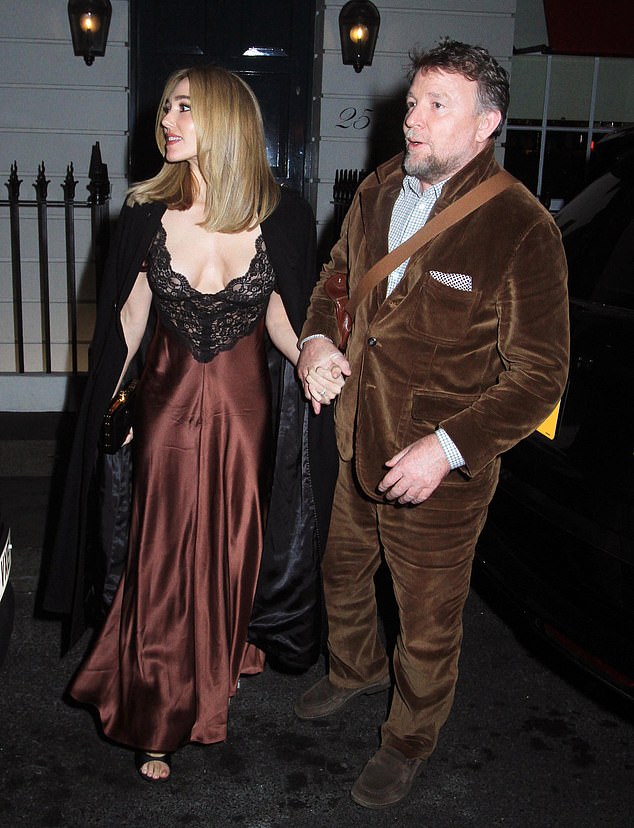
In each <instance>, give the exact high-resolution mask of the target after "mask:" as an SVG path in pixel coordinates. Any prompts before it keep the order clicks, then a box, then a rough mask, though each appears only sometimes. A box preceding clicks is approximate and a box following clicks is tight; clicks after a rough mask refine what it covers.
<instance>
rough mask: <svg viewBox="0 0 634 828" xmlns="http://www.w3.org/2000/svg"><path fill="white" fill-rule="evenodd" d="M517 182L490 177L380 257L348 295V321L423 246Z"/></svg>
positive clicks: (505, 177)
mask: <svg viewBox="0 0 634 828" xmlns="http://www.w3.org/2000/svg"><path fill="white" fill-rule="evenodd" d="M516 181H517V179H516V178H513V176H512V175H511V174H510V173H508V172H506V170H500V172H498V173H496V174H495V175H493V176H491V178H487V180H486V181H483V182H481V183H480V184H478V185H477V187H474V188H473V190H469V192H468V193H465V195H463V196H461V197H460V198H459V199H457V201H454V202H453V204H450V205H449V206H448V207H445V209H444V210H442V211H441V212H440V213H438V215H436V216H434V218H433V219H430V220H429V221H428V222H427V224H424V225H423V226H422V227H421V228H420V230H418V231H417V232H416V233H414V235H413V236H410V238H409V239H407V240H406V241H404V242H403V244H400V245H399V246H398V247H395V248H394V250H392V251H391V252H390V253H388V254H387V256H383V258H382V259H379V261H378V262H376V264H374V265H373V266H372V267H371V268H370V269H369V270H368V272H367V273H366V274H364V276H363V277H362V278H361V279H360V280H359V282H358V283H357V285H356V287H355V289H354V290H353V291H352V294H351V295H350V299H349V300H348V303H347V305H346V311H347V313H348V314H349V315H350V317H351V318H354V314H355V312H356V310H357V308H358V307H359V304H360V302H361V301H362V299H363V298H364V297H365V296H367V294H368V293H369V292H370V291H371V290H372V288H373V287H374V286H375V285H378V283H379V282H380V281H381V280H383V279H385V277H386V276H388V275H389V274H390V273H391V272H392V271H393V270H395V269H396V268H397V267H398V266H399V265H400V264H401V263H402V262H404V261H405V259H409V257H410V256H411V255H412V254H413V253H415V252H416V251H417V250H419V249H420V248H421V247H422V246H423V245H424V244H427V242H429V241H431V240H432V239H433V238H435V237H436V236H437V235H438V234H439V233H442V232H443V230H447V228H448V227H451V225H452V224H455V223H456V222H457V221H460V219H463V218H464V217H465V216H468V215H469V213H472V212H473V211H474V210H477V209H478V207H481V206H482V205H483V204H484V203H485V202H486V201H489V199H491V198H493V197H494V196H496V195H497V194H498V193H501V192H502V190H505V189H506V188H507V187H510V185H511V184H514V183H515V182H516Z"/></svg>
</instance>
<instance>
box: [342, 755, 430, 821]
mask: <svg viewBox="0 0 634 828" xmlns="http://www.w3.org/2000/svg"><path fill="white" fill-rule="evenodd" d="M423 764H424V760H423V759H408V758H407V757H406V756H403V754H402V753H401V752H400V750H397V749H396V748H393V747H390V746H389V745H385V746H384V747H380V748H379V749H378V750H377V752H376V753H375V754H374V756H373V757H372V758H371V759H370V761H369V762H368V763H367V765H366V766H365V768H364V769H363V770H362V771H361V776H360V777H359V778H358V779H357V781H356V782H355V783H354V785H353V786H352V790H351V791H350V796H351V797H352V798H353V799H354V801H355V802H356V803H357V805H363V807H364V808H388V807H389V806H390V805H394V804H395V803H396V802H400V801H401V799H404V798H405V797H406V796H407V794H408V793H409V791H410V788H411V787H412V783H413V782H414V779H416V777H417V776H418V775H419V774H420V772H421V771H422V769H423Z"/></svg>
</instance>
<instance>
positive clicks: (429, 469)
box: [378, 434, 450, 505]
mask: <svg viewBox="0 0 634 828" xmlns="http://www.w3.org/2000/svg"><path fill="white" fill-rule="evenodd" d="M385 465H386V466H387V467H388V468H389V469H390V470H389V471H388V473H387V474H386V475H385V477H384V478H383V479H382V480H381V482H380V483H379V487H378V488H379V491H380V492H382V493H383V494H384V495H385V497H386V498H387V500H397V501H398V502H399V503H407V504H412V505H416V504H418V503H422V502H423V501H424V500H427V498H428V497H429V496H430V495H431V494H432V493H433V492H434V491H435V489H436V488H437V487H438V486H439V485H440V483H441V482H442V480H443V479H444V478H445V477H446V475H447V474H449V471H450V468H449V461H448V460H447V455H446V454H445V452H444V451H443V448H442V446H441V445H440V442H439V440H438V438H437V437H436V435H435V434H428V435H427V436H426V437H422V438H421V439H420V440H417V441H416V442H415V443H412V444H411V445H410V446H407V447H406V448H404V449H403V450H402V451H399V453H398V454H395V455H394V457H392V458H391V459H390V460H388V461H387V462H386V464H385Z"/></svg>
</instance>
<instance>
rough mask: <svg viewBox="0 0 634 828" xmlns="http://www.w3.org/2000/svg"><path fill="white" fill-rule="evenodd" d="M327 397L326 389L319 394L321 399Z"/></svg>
mask: <svg viewBox="0 0 634 828" xmlns="http://www.w3.org/2000/svg"><path fill="white" fill-rule="evenodd" d="M325 395H326V391H325V390H324V389H322V390H321V391H320V392H319V396H320V397H324V396H325Z"/></svg>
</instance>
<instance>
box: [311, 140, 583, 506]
mask: <svg viewBox="0 0 634 828" xmlns="http://www.w3.org/2000/svg"><path fill="white" fill-rule="evenodd" d="M402 160H403V157H402V155H399V156H397V157H395V158H393V159H391V160H390V161H387V162H386V163H385V164H383V165H382V166H380V167H379V168H378V169H377V170H376V171H375V173H373V174H372V175H370V176H368V178H366V179H365V180H364V181H363V183H362V184H361V185H360V187H359V189H358V191H357V194H356V195H355V198H354V202H353V204H352V206H351V208H350V210H349V212H348V215H347V216H346V219H345V221H344V224H343V227H342V232H341V237H340V239H339V241H338V242H337V243H336V244H335V246H334V248H333V250H332V253H331V260H330V262H329V264H328V265H326V266H325V267H324V269H323V271H322V277H321V279H320V281H319V283H318V284H317V286H316V287H315V289H314V291H313V295H312V299H311V304H310V308H309V311H308V316H307V320H306V323H305V325H304V327H303V330H302V334H301V335H302V338H303V337H306V336H309V335H311V334H315V333H322V334H326V335H328V336H330V337H331V338H332V339H333V340H334V341H337V328H336V321H335V316H334V307H333V304H332V302H331V300H330V299H329V298H328V297H327V296H326V294H325V292H324V288H323V284H324V281H325V280H326V279H327V278H328V276H329V274H330V273H331V272H332V271H341V272H344V273H348V274H349V287H350V289H351V288H352V287H354V285H355V284H356V283H357V281H358V280H359V279H360V278H361V276H362V275H363V273H365V272H366V271H367V270H368V268H370V267H371V266H372V265H373V264H374V263H375V262H376V261H378V259H380V258H381V257H382V256H384V255H385V254H386V253H387V237H388V229H389V224H390V217H391V214H392V207H393V205H394V202H395V201H396V198H397V196H398V193H399V189H400V187H401V184H402V181H403V171H402ZM498 170H499V166H498V164H497V163H496V161H495V159H494V155H493V144H492V143H491V144H490V145H488V146H487V147H486V148H485V149H484V150H483V151H482V152H481V153H479V155H477V156H476V158H474V159H473V160H472V161H471V162H469V164H468V165H467V166H466V167H464V168H463V169H462V170H460V171H459V172H458V173H456V174H455V175H454V176H452V178H450V179H449V181H448V182H447V183H446V184H445V186H444V187H443V191H442V193H441V196H440V198H439V199H438V201H437V202H436V204H435V206H434V210H433V212H432V215H435V214H436V213H437V212H439V211H441V210H442V209H443V208H445V207H446V206H447V205H448V204H450V203H451V202H453V201H455V200H456V199H457V198H459V197H460V196H461V195H462V194H464V193H465V192H467V191H468V190H470V189H471V188H473V187H474V186H475V185H476V184H478V183H479V182H480V181H483V180H484V179H486V178H489V177H490V176H492V175H494V174H495V173H496V172H497V171H498ZM432 271H439V272H440V273H444V274H466V275H468V276H470V277H471V279H472V290H471V291H470V292H469V291H464V290H458V289H456V288H452V287H448V286H446V285H445V284H442V283H441V282H439V281H437V280H436V279H434V278H432V276H431V272H432ZM385 293H386V280H384V281H383V282H382V283H381V284H380V285H379V286H378V287H376V288H375V289H374V290H373V291H372V292H371V293H370V295H369V296H368V297H366V298H365V299H364V300H363V302H362V303H361V306H360V307H359V309H358V311H357V314H356V318H355V321H354V327H353V330H352V334H351V336H350V340H349V343H348V349H347V354H346V355H347V357H348V359H349V361H350V364H351V366H352V375H351V376H350V377H349V378H348V379H347V380H346V384H345V386H344V388H343V390H342V392H341V395H340V397H339V399H338V401H337V404H336V410H335V421H336V431H337V444H338V448H339V453H340V455H341V457H342V458H343V459H344V460H351V459H352V458H353V457H354V460H355V467H356V471H357V476H358V479H359V482H360V483H361V486H362V488H363V489H364V490H365V492H366V493H367V494H368V495H369V496H371V497H375V498H376V497H377V492H376V486H377V484H378V482H379V481H380V480H381V478H382V477H383V476H384V474H385V472H386V468H385V466H384V463H385V461H386V460H388V459H389V458H390V457H392V456H393V455H395V454H396V453H397V452H398V451H400V450H401V449H403V448H405V447H406V446H408V445H410V444H411V443H413V442H415V441H416V440H418V439H420V438H421V437H424V436H425V435H426V434H429V433H431V432H433V431H434V430H435V429H436V428H437V427H438V426H442V427H443V428H444V429H445V430H446V431H447V433H448V435H449V436H450V437H451V439H452V440H453V441H454V443H455V444H456V446H457V447H458V449H459V450H460V452H461V454H462V456H463V457H464V458H465V461H466V465H465V467H464V468H463V469H461V470H457V471H454V472H451V473H450V474H449V475H448V477H447V478H446V480H445V481H444V482H443V484H442V486H441V488H443V487H446V486H447V485H449V486H450V487H452V484H458V485H460V486H468V485H469V484H470V482H471V483H474V482H475V478H477V477H478V476H480V478H483V477H484V478H488V479H489V481H490V482H491V483H493V484H494V482H495V479H496V478H497V465H498V463H497V462H496V460H497V458H498V457H499V455H500V454H501V453H502V452H504V451H506V450H507V449H509V448H511V447H512V446H513V445H514V444H515V443H517V442H518V441H519V440H521V439H522V438H524V437H526V436H527V435H528V434H530V433H531V432H532V431H533V430H534V429H535V428H536V427H537V426H538V425H539V423H540V422H541V421H542V420H543V419H544V418H545V417H546V416H547V415H548V414H549V413H550V412H551V410H552V409H553V407H554V406H555V404H556V403H557V401H558V400H559V399H560V397H561V395H562V392H563V389H564V385H565V381H566V376H567V369H568V347H569V329H568V297H567V267H566V260H565V256H564V251H563V247H562V244H561V237H560V233H559V230H558V228H557V226H556V225H555V223H554V221H553V219H552V217H551V216H550V214H549V213H548V212H547V211H546V210H545V209H544V208H543V207H542V206H541V205H540V204H539V203H538V202H537V201H536V199H535V198H534V197H533V196H532V195H531V193H529V191H528V190H527V189H526V188H525V187H524V186H523V185H522V184H521V183H519V182H517V183H516V184H513V185H511V187H510V188H508V189H507V190H505V191H504V192H503V193H501V194H499V195H497V196H496V197H494V198H493V199H492V200H490V201H489V202H487V203H486V204H484V205H483V206H482V207H480V208H479V209H478V210H477V211H476V212H475V213H473V214H471V215H470V216H468V217H466V218H465V219H462V220H461V221H459V222H458V223H456V224H454V225H453V226H452V227H451V228H449V229H448V230H446V231H445V232H443V233H441V234H440V235H439V236H437V237H436V238H435V239H433V240H432V241H431V242H430V243H429V244H427V245H426V246H425V247H424V248H422V249H421V250H419V251H418V252H417V253H415V254H414V255H413V256H412V257H411V259H410V261H409V264H408V266H407V269H406V271H405V275H404V277H403V279H402V281H401V282H400V284H399V285H398V286H397V288H396V289H395V290H394V291H393V292H392V293H391V295H390V296H389V297H388V298H387V299H386V298H385ZM485 470H487V473H485V474H483V472H484V471H485ZM454 493H455V492H454Z"/></svg>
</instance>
